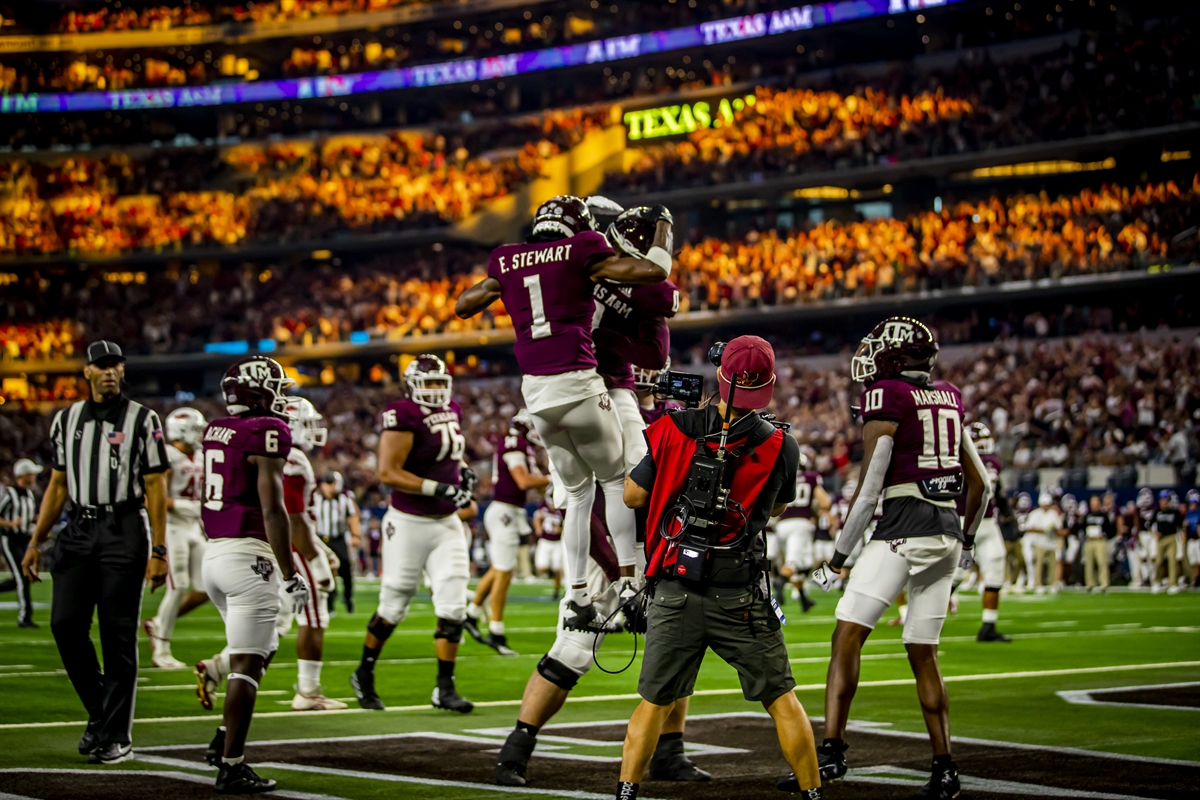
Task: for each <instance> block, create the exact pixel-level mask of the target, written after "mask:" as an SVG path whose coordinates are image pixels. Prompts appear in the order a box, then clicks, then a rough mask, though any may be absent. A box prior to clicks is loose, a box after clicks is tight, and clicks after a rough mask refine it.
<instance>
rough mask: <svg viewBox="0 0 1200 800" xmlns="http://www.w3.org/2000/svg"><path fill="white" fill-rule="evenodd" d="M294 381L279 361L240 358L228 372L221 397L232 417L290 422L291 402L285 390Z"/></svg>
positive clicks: (260, 358) (222, 382)
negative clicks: (260, 415) (257, 415)
mask: <svg viewBox="0 0 1200 800" xmlns="http://www.w3.org/2000/svg"><path fill="white" fill-rule="evenodd" d="M293 383H295V381H293V380H292V379H291V378H289V377H288V376H287V373H285V372H284V371H283V367H282V366H281V365H280V363H279V362H278V361H276V360H275V359H273V358H268V357H267V356H250V357H248V358H243V359H239V360H238V361H235V362H233V364H232V365H230V367H229V369H227V370H225V377H224V378H223V379H222V380H221V394H223V395H224V396H225V407H226V408H227V409H228V410H229V413H230V414H233V415H234V416H239V415H242V414H249V413H251V412H254V413H265V414H272V415H274V416H276V417H281V418H283V419H287V416H288V414H287V406H288V402H289V401H290V400H291V398H290V397H288V396H287V395H285V394H284V390H285V389H286V388H287V387H289V386H291V385H292V384H293Z"/></svg>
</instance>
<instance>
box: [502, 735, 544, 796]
mask: <svg viewBox="0 0 1200 800" xmlns="http://www.w3.org/2000/svg"><path fill="white" fill-rule="evenodd" d="M536 746H537V737H536V736H530V735H529V734H528V733H527V732H526V731H523V730H521V729H520V728H514V729H513V730H512V732H511V733H509V734H508V738H507V739H505V740H504V746H503V747H501V748H500V755H499V756H498V757H497V758H496V769H495V771H494V772H493V773H492V775H493V777H494V778H495V780H496V783H498V784H500V785H501V786H525V785H526V784H528V783H529V779H528V778H526V777H525V771H526V770H527V769H528V768H529V759H530V757H532V756H533V748H534V747H536Z"/></svg>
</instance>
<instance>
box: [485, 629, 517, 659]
mask: <svg viewBox="0 0 1200 800" xmlns="http://www.w3.org/2000/svg"><path fill="white" fill-rule="evenodd" d="M483 643H484V644H486V645H487V646H488V647H490V648H492V649H493V650H495V651H496V652H497V653H499V654H500V655H502V656H519V655H520V653H518V652H517V651H516V650H513V649H512V648H511V647H509V646H508V637H507V636H505V635H504V634H503V633H492V632H491V631H489V632H488V635H487V637H486V638H485V639H484V640H483Z"/></svg>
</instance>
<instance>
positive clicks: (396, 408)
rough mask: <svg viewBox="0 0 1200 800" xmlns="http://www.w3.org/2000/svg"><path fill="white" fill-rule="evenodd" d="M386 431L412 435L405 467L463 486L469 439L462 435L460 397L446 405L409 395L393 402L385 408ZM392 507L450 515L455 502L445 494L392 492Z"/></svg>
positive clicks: (423, 476)
mask: <svg viewBox="0 0 1200 800" xmlns="http://www.w3.org/2000/svg"><path fill="white" fill-rule="evenodd" d="M382 423H383V429H384V430H385V431H399V432H402V433H403V432H408V433H411V434H412V448H411V449H410V450H409V452H408V458H407V459H405V462H404V469H406V470H408V471H409V472H411V473H413V474H414V475H420V476H421V477H422V478H425V479H427V480H431V481H437V482H438V483H449V484H451V485H453V486H461V485H462V458H463V453H464V452H465V450H466V444H467V440H466V438H465V437H464V436H463V435H462V430H461V427H460V426H461V423H462V411H461V409H460V408H459V405H458V401H457V400H451V401H450V404H449V405H447V406H445V407H442V408H430V407H429V406H423V405H420V404H418V403H416V402H415V401H413V400H411V399H409V398H407V397H406V398H403V399H400V400H396V401H393V402H391V403H389V404H388V405H387V407H386V408H385V409H384V410H383V415H382ZM392 508H394V509H396V510H397V511H400V512H403V513H405V514H414V515H416V516H421V517H436V518H439V519H440V518H442V517H448V516H450V515H451V514H453V513H454V512H455V511H456V509H455V506H454V502H453V501H451V500H447V499H445V498H442V497H426V496H425V495H420V494H409V493H408V492H402V491H400V490H399V489H396V490H393V491H392Z"/></svg>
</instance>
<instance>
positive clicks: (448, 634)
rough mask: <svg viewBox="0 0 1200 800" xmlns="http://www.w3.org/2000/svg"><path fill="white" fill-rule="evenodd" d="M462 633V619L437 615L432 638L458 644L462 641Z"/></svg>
mask: <svg viewBox="0 0 1200 800" xmlns="http://www.w3.org/2000/svg"><path fill="white" fill-rule="evenodd" d="M462 633H463V622H462V620H453V619H442V618H441V617H438V621H437V630H436V631H434V632H433V638H434V639H445V640H446V641H447V642H450V643H451V644H458V643H459V642H461V641H462Z"/></svg>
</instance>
